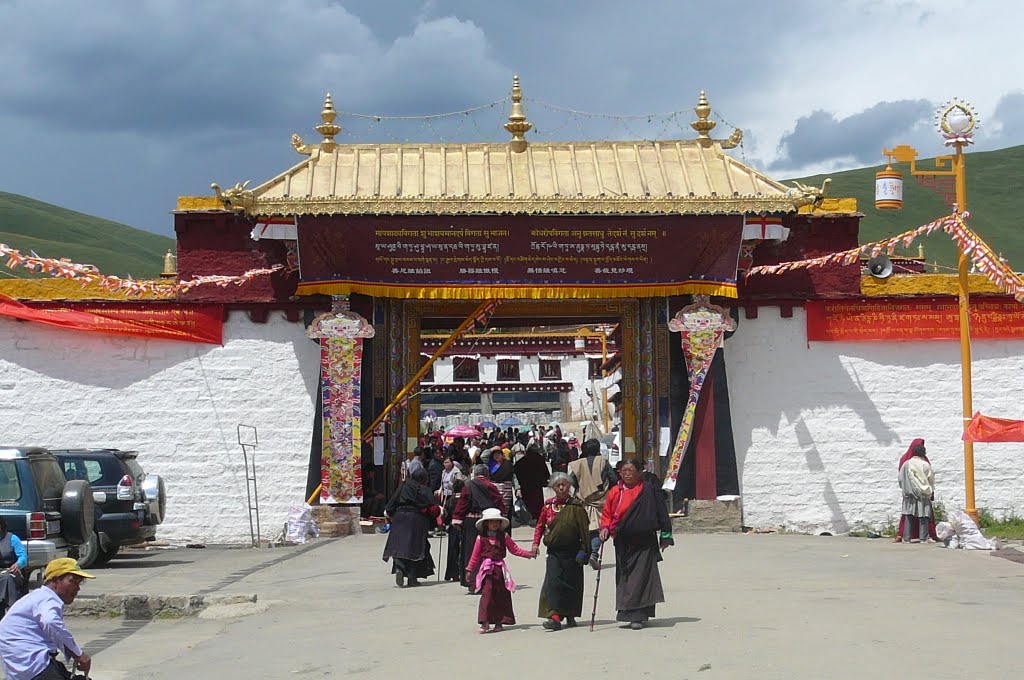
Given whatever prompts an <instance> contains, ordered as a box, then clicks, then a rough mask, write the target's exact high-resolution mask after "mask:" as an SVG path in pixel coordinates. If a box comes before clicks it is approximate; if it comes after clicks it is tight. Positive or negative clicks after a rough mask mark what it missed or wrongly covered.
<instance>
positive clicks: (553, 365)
mask: <svg viewBox="0 0 1024 680" xmlns="http://www.w3.org/2000/svg"><path fill="white" fill-rule="evenodd" d="M540 379H541V380H561V379H562V362H561V361H559V360H558V359H541V360H540Z"/></svg>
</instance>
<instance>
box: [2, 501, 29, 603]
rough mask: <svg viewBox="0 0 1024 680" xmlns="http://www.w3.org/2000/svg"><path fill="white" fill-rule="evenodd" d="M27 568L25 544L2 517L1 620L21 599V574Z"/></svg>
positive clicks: (23, 585) (22, 578)
mask: <svg viewBox="0 0 1024 680" xmlns="http://www.w3.org/2000/svg"><path fill="white" fill-rule="evenodd" d="M27 566H28V551H26V550H25V544H24V543H22V542H21V539H20V538H18V537H17V536H15V535H14V534H13V533H12V532H11V531H9V530H8V528H7V520H6V519H4V518H3V517H0V618H3V615H4V612H6V611H7V608H8V607H10V606H11V605H12V604H14V603H15V602H17V600H18V598H19V597H21V593H22V591H23V589H24V587H25V578H24V576H23V575H22V573H21V572H22V570H23V569H25V567H27Z"/></svg>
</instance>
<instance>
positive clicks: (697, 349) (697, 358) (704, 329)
mask: <svg viewBox="0 0 1024 680" xmlns="http://www.w3.org/2000/svg"><path fill="white" fill-rule="evenodd" d="M668 327H669V329H670V330H672V331H678V332H679V333H681V334H682V337H683V357H684V358H685V359H686V372H687V373H688V374H689V376H690V394H689V396H688V397H687V400H686V410H684V411H683V422H682V423H681V424H680V425H679V434H678V435H677V436H676V443H675V447H673V449H672V458H671V459H670V460H669V464H668V469H667V470H666V475H665V483H664V484H663V485H662V487H663V488H665V489H675V488H676V480H677V479H678V477H679V467H680V465H681V464H682V462H683V456H684V455H685V454H686V448H687V446H689V444H690V436H691V434H692V433H693V421H694V418H695V417H696V415H697V402H698V401H699V400H700V392H701V388H702V387H704V378H706V377H707V375H708V370H709V369H710V368H711V362H712V360H714V358H715V352H716V351H718V348H719V347H721V346H722V340H723V339H724V338H725V333H726V332H727V331H733V330H736V322H735V321H733V319H732V317H730V316H729V314H728V313H727V312H726V311H725V310H724V309H723V308H721V307H719V306H718V305H713V304H711V300H710V298H709V297H708V296H707V295H696V296H694V303H693V304H692V305H688V306H686V307H683V308H682V309H680V310H679V312H678V313H677V314H676V315H675V316H674V317H673V318H672V320H671V321H669V322H668Z"/></svg>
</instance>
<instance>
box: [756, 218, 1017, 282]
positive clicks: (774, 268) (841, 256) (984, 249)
mask: <svg viewBox="0 0 1024 680" xmlns="http://www.w3.org/2000/svg"><path fill="white" fill-rule="evenodd" d="M969 217H970V213H969V212H967V211H963V212H954V213H953V214H951V215H948V216H946V217H943V218H940V219H937V220H934V221H932V222H929V223H928V224H924V225H921V226H920V227H918V228H916V229H911V230H910V231H905V232H903V233H902V234H898V235H896V236H892V237H890V238H887V239H883V240H881V241H873V242H871V243H865V244H863V245H861V246H858V247H857V248H851V249H850V250H843V251H840V252H837V253H829V254H828V255H822V256H820V257H812V258H809V259H806V260H797V261H795V262H780V263H779V264H770V265H760V266H757V267H751V268H750V269H749V270H748V271H747V273H746V276H748V277H749V276H753V275H757V274H784V273H785V272H790V271H795V270H797V269H807V268H810V267H825V266H829V265H838V264H842V265H851V264H856V263H857V262H859V261H860V258H861V257H862V256H865V255H870V256H871V257H875V256H877V255H881V254H882V253H885V254H886V255H890V256H891V255H893V253H895V252H896V248H898V247H900V246H902V247H904V248H909V247H910V245H911V244H912V243H913V242H914V241H915V240H916V239H918V238H919V237H921V236H927V235H929V234H932V233H934V232H936V231H943V232H945V233H946V234H949V236H950V237H951V238H952V239H953V240H954V241H956V244H957V246H958V247H959V248H960V250H961V251H962V252H963V253H964V254H965V255H966V256H967V257H968V259H969V260H970V261H971V263H972V264H973V265H974V267H975V268H976V269H977V270H978V272H980V273H981V274H984V275H985V277H986V278H987V279H988V280H989V281H991V282H992V283H993V284H994V285H995V286H996V287H997V288H999V289H1000V290H1003V291H1005V292H1007V293H1009V294H1010V295H1012V296H1013V297H1014V299H1016V300H1017V301H1018V302H1024V277H1021V275H1020V274H1017V273H1016V272H1014V271H1013V269H1012V268H1010V266H1009V264H1007V263H1006V262H1004V261H1003V260H1001V259H1000V258H999V257H998V256H997V255H996V253H995V252H994V251H993V250H992V248H991V247H990V246H989V245H988V244H987V243H985V241H984V240H983V239H982V238H981V237H980V236H978V234H977V233H975V232H974V230H972V229H971V228H970V227H968V226H967V223H966V222H965V221H964V220H966V219H967V218H969Z"/></svg>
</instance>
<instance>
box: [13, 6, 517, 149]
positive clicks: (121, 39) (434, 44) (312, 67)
mask: <svg viewBox="0 0 1024 680" xmlns="http://www.w3.org/2000/svg"><path fill="white" fill-rule="evenodd" d="M121 7H122V9H123V10H124V11H122V12H120V13H117V12H110V11H107V12H98V11H96V10H95V8H94V6H93V5H91V4H90V3H65V2H56V1H55V0H15V1H14V2H13V3H10V4H5V5H0V113H7V114H14V115H18V116H21V117H24V118H30V119H34V120H45V121H48V122H51V123H56V124H59V125H63V126H69V127H73V128H75V129H79V130H81V129H88V130H97V131H125V130H142V131H147V130H159V131H161V132H162V133H168V132H173V131H175V130H190V131H193V132H201V131H203V130H207V129H217V128H235V129H239V128H241V129H255V128H260V127H265V126H267V125H273V124H275V123H280V122H281V121H282V120H296V119H298V116H299V115H301V114H307V115H308V112H309V111H310V110H311V109H312V107H314V106H316V104H317V102H318V101H322V97H323V92H324V90H325V89H333V90H335V96H336V100H338V99H341V100H342V101H344V102H345V104H347V105H352V106H355V107H361V106H369V105H371V104H379V103H383V104H385V105H387V106H388V107H390V108H391V109H393V110H395V111H396V112H404V111H408V110H412V109H415V110H417V111H420V110H422V107H423V106H431V105H439V104H441V103H445V104H447V105H451V104H454V103H459V102H465V103H470V102H473V103H475V101H477V98H478V96H479V92H480V91H481V89H483V88H482V87H481V85H482V83H485V82H489V81H492V80H494V79H496V78H497V77H498V75H499V74H503V73H504V72H505V70H504V69H503V68H501V67H500V66H499V65H498V64H497V63H496V62H495V61H494V60H493V59H492V58H491V57H490V55H489V54H488V48H487V40H486V36H485V35H484V34H483V32H482V31H481V30H480V29H479V28H478V27H477V26H475V25H474V24H473V23H472V22H469V21H461V20H459V19H456V18H452V17H445V16H442V17H436V18H431V19H429V20H426V21H423V22H420V23H418V24H416V25H415V26H413V27H411V29H410V31H409V32H408V33H406V34H403V35H400V36H398V37H396V38H395V39H394V40H392V41H390V42H381V41H380V40H379V39H378V38H377V37H376V36H374V34H373V33H372V32H371V31H370V30H369V29H368V28H367V27H366V26H365V25H364V24H363V23H362V22H361V21H360V20H359V19H358V18H357V17H356V16H354V15H353V14H351V13H349V12H348V11H347V10H346V9H345V8H344V7H342V6H340V5H338V4H335V3H330V2H327V0H290V1H286V2H268V1H259V2H255V1H254V2H247V3H246V4H245V5H244V10H243V9H241V8H242V5H240V4H238V3H224V2H219V3H218V2H210V3H203V4H202V5H200V6H194V8H192V7H193V6H186V5H185V4H184V3H181V4H179V3H174V2H166V1H160V0H144V1H143V0H137V1H135V2H131V3H127V2H123V3H121ZM25 26H31V27H32V30H31V31H26V30H24V28H23V27H25ZM40 36H46V38H45V41H46V49H40V48H39V41H40ZM453 72H454V73H455V74H457V75H456V77H452V75H453ZM381 92H386V93H387V94H388V96H386V97H381V96H379V95H380V93H381Z"/></svg>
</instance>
